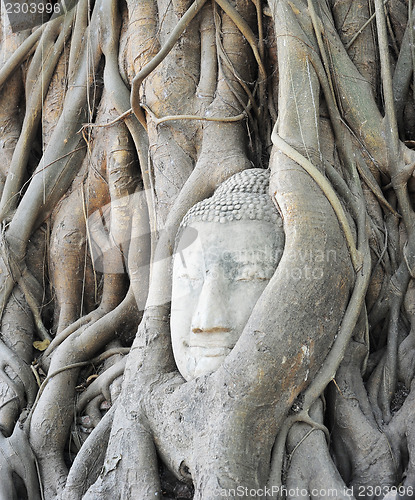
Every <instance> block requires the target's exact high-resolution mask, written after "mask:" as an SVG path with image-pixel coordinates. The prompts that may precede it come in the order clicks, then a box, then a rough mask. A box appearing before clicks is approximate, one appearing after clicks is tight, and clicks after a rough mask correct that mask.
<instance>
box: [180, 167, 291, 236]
mask: <svg viewBox="0 0 415 500" xmlns="http://www.w3.org/2000/svg"><path fill="white" fill-rule="evenodd" d="M268 186H269V172H268V170H263V169H262V168H252V169H249V170H243V171H242V172H238V173H237V174H235V175H233V176H232V177H230V178H229V179H228V180H226V181H225V182H224V183H223V184H221V185H220V186H219V187H218V188H217V189H216V191H215V194H214V195H213V196H212V197H211V198H207V199H206V200H203V201H201V202H199V203H196V205H194V206H193V207H192V208H191V209H190V210H189V211H188V212H187V214H186V215H185V216H184V218H183V220H182V223H181V225H180V227H181V228H183V227H186V226H189V225H190V224H192V223H194V222H219V223H221V224H225V223H226V222H232V221H238V220H258V221H265V222H272V223H274V224H280V225H282V222H281V218H280V216H279V214H278V212H277V210H276V208H275V206H274V204H273V203H272V200H271V198H270V196H269V194H268Z"/></svg>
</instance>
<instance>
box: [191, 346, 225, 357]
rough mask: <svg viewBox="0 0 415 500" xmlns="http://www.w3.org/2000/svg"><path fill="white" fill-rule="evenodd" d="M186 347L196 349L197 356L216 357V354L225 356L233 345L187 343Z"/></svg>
mask: <svg viewBox="0 0 415 500" xmlns="http://www.w3.org/2000/svg"><path fill="white" fill-rule="evenodd" d="M187 347H189V348H190V349H198V350H199V353H198V354H199V357H203V358H216V357H218V356H227V355H228V354H229V353H230V352H231V351H232V349H233V347H234V346H231V347H230V346H229V345H217V344H215V345H200V344H194V343H189V344H187Z"/></svg>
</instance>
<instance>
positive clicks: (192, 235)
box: [175, 220, 278, 265]
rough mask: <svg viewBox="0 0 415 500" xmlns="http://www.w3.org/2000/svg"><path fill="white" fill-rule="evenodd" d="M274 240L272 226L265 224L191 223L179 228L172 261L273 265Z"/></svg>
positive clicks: (275, 240) (234, 222) (243, 222)
mask: <svg viewBox="0 0 415 500" xmlns="http://www.w3.org/2000/svg"><path fill="white" fill-rule="evenodd" d="M277 248H278V237H277V232H276V231H275V225H274V224H273V223H270V222H266V221H257V220H239V221H232V222H227V223H225V224H223V223H219V222H193V223H191V224H190V225H189V226H187V227H185V228H184V229H182V231H181V234H180V237H179V241H178V244H177V248H176V255H175V262H176V261H177V257H178V255H180V256H181V259H178V260H179V262H177V263H178V264H180V262H181V263H182V264H183V258H184V257H187V258H188V260H189V258H190V259H191V261H192V262H194V261H195V260H196V261H197V259H199V260H200V261H202V260H203V262H204V263H207V262H210V261H212V260H215V261H224V262H226V261H228V262H230V261H233V262H236V263H239V262H246V261H251V262H252V261H255V262H259V261H260V262H264V263H267V264H271V265H272V264H273V263H274V261H275V260H276V258H277V256H276V250H277Z"/></svg>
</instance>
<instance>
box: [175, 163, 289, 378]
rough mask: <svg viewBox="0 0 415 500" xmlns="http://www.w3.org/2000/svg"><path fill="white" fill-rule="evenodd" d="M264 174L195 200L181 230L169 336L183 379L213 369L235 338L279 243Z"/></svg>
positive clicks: (252, 172) (255, 172) (243, 176)
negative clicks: (196, 201)
mask: <svg viewBox="0 0 415 500" xmlns="http://www.w3.org/2000/svg"><path fill="white" fill-rule="evenodd" d="M268 183H269V172H268V171H266V170H263V169H249V170H244V171H243V172H239V173H237V174H235V175H233V176H232V177H230V178H229V179H228V180H227V181H225V182H224V183H223V184H221V185H220V186H219V187H218V188H217V190H216V191H215V193H214V195H213V196H212V197H211V198H208V199H206V200H203V201H201V202H199V203H197V204H196V205H194V206H193V207H192V208H191V209H190V210H189V211H188V212H187V214H186V215H185V217H184V218H183V221H182V223H181V225H180V229H179V231H178V236H177V242H176V252H175V256H174V260H173V291H172V310H171V334H172V344H173V353H174V357H175V360H176V364H177V367H178V369H179V371H180V373H181V374H182V375H183V377H184V378H185V379H186V380H191V379H193V378H195V377H198V376H200V375H204V374H206V373H211V372H213V371H215V370H216V369H217V368H218V367H219V366H220V365H221V364H222V363H223V361H224V359H225V357H226V356H227V355H228V354H229V352H230V351H231V350H232V349H233V347H234V346H235V344H236V342H237V341H238V339H239V337H240V335H241V333H242V331H243V329H244V327H245V324H246V322H247V321H248V318H249V316H250V315H251V313H252V310H253V308H254V306H255V304H256V302H257V300H258V298H259V297H260V295H261V294H262V292H263V290H264V288H265V287H266V285H267V284H268V282H269V280H270V278H271V277H272V275H273V274H274V272H275V269H276V267H277V265H278V262H279V259H280V257H281V255H282V251H283V247H284V232H283V228H282V221H281V218H280V216H279V213H278V211H277V209H276V208H275V206H274V205H273V203H272V200H271V197H270V196H269V194H268Z"/></svg>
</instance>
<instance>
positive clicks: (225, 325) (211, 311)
mask: <svg viewBox="0 0 415 500" xmlns="http://www.w3.org/2000/svg"><path fill="white" fill-rule="evenodd" d="M226 292H227V291H226V284H225V283H224V282H223V280H218V279H209V278H208V277H207V278H206V280H205V282H204V284H203V287H202V291H201V293H200V296H199V301H198V303H197V308H196V310H195V312H194V315H193V319H192V332H193V333H220V332H230V331H231V328H230V326H231V325H230V324H229V318H228V314H227V307H226V295H227V293H226Z"/></svg>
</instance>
